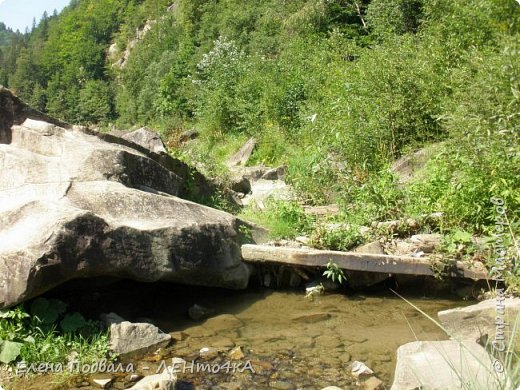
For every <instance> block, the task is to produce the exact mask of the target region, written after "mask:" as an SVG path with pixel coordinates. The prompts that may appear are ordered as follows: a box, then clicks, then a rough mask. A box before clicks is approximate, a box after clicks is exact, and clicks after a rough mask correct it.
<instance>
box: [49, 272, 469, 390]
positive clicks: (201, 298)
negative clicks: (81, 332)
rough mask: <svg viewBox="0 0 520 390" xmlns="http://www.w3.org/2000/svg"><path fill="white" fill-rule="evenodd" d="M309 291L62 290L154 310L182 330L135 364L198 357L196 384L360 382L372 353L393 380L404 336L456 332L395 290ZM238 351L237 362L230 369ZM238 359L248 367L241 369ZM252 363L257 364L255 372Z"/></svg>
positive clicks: (372, 363) (433, 304) (143, 313)
mask: <svg viewBox="0 0 520 390" xmlns="http://www.w3.org/2000/svg"><path fill="white" fill-rule="evenodd" d="M304 295H305V294H304V292H303V291H273V290H265V289H262V290H248V291H242V292H239V291H225V290H219V289H207V288H189V287H184V286H178V285H177V286H175V285H168V284H164V285H160V287H157V286H155V287H152V286H148V285H143V284H137V283H130V282H125V283H124V284H116V285H112V286H110V287H107V288H106V289H103V292H100V291H99V290H98V291H96V292H90V293H89V294H83V295H81V296H78V295H70V294H66V293H64V294H62V295H61V296H60V298H61V299H64V300H67V301H68V302H69V304H70V306H71V308H75V306H76V307H77V308H78V309H80V310H82V312H84V313H85V312H86V313H85V314H87V315H90V316H92V317H95V316H97V315H99V313H100V312H103V311H116V312H117V313H118V314H120V315H121V316H123V317H124V318H126V319H128V320H131V321H136V320H139V317H144V318H149V319H151V320H153V322H154V323H155V324H156V325H157V326H159V327H160V328H161V329H162V330H163V331H165V332H172V335H173V336H174V337H175V338H177V341H176V342H175V343H174V344H173V345H172V346H170V347H168V348H167V349H165V350H161V351H159V353H158V354H155V355H154V354H152V355H150V356H147V357H145V358H142V359H141V360H138V361H135V362H134V364H135V367H136V371H137V373H138V374H141V375H150V374H154V373H155V371H156V369H157V367H158V366H159V365H160V364H161V361H162V360H164V361H165V362H166V363H168V364H171V358H172V357H180V358H183V359H184V360H186V361H187V362H188V364H187V366H186V367H187V369H186V372H184V373H179V374H178V378H179V381H181V382H182V385H181V386H180V388H186V389H189V388H197V389H210V388H215V389H264V388H265V389H267V388H274V389H321V388H322V387H326V386H331V385H335V386H339V387H341V388H344V389H349V388H358V384H357V383H356V380H355V379H354V378H353V377H352V376H351V374H350V366H351V364H352V362H353V361H356V360H357V361H362V362H364V363H365V364H366V365H367V366H368V367H370V368H371V369H372V370H373V371H374V373H375V375H376V376H377V377H378V378H380V379H381V380H383V382H384V383H385V385H387V386H389V385H390V384H391V382H392V379H393V378H392V376H393V371H394V369H395V363H396V362H395V355H396V350H397V348H398V347H399V346H400V345H402V344H404V343H407V342H410V341H414V340H442V339H446V338H447V337H446V335H445V334H444V332H443V331H442V330H440V329H439V328H437V326H436V325H435V324H434V323H432V322H431V321H430V320H429V319H427V318H426V317H425V316H423V315H422V314H421V313H419V312H418V311H416V310H415V309H414V308H412V307H411V306H410V305H409V304H407V303H406V302H404V301H403V300H401V299H400V298H398V297H396V296H395V295H393V294H392V293H391V292H384V291H383V292H379V293H377V294H375V295H360V294H354V293H325V294H323V295H320V296H317V297H315V298H314V299H313V300H310V299H307V298H305V296H304ZM405 295H406V294H405ZM406 296H407V298H409V299H410V300H411V301H412V302H413V303H414V304H416V305H417V306H419V307H420V308H421V309H422V310H424V311H425V312H426V313H428V314H429V315H431V316H432V317H434V318H436V314H437V312H438V311H440V310H444V309H448V308H453V307H457V306H464V305H467V304H468V302H464V301H461V300H459V299H447V298H438V297H437V298H435V299H431V298H426V297H418V296H417V295H415V296H413V295H412V296H410V295H406ZM193 304H198V305H202V306H204V307H207V308H211V309H212V310H213V314H212V316H211V317H210V318H209V319H206V320H202V321H193V320H191V319H190V318H189V317H188V315H187V313H188V309H189V307H190V306H192V305H193ZM180 331H182V333H179V332H180ZM173 332H175V333H173ZM236 346H240V347H242V351H243V353H244V357H242V358H241V359H238V360H231V357H230V355H229V352H230V350H232V349H233V348H234V347H236ZM201 348H209V351H210V353H209V356H208V357H207V358H206V359H201V358H200V357H199V351H200V349H201ZM235 357H236V356H235ZM192 361H195V363H197V362H208V363H210V365H211V366H215V365H221V366H222V367H223V369H222V370H221V371H220V372H219V373H209V372H202V373H201V372H199V373H196V372H193V373H192V372H191V370H190V365H189V364H190V363H191V362H192ZM228 361H229V362H230V363H231V365H228V366H227V367H230V369H229V372H226V362H228ZM248 362H249V363H248ZM233 363H235V364H241V368H243V369H244V368H247V369H245V370H243V372H239V370H235V372H234V373H233V371H234V370H233ZM248 364H249V365H250V366H248ZM179 367H180V366H179ZM248 367H253V370H254V373H253V372H252V370H251V369H250V368H248ZM194 371H196V369H195V370H194ZM102 377H107V376H106V375H104V376H102ZM128 379H129V378H128V375H127V376H124V375H120V376H119V377H118V378H117V380H116V381H115V382H114V383H113V385H112V386H111V387H110V388H118V389H123V388H126V387H127V386H129V385H130V382H129V381H128ZM91 380H92V377H83V378H81V377H80V378H76V379H74V383H72V384H70V385H69V386H72V387H76V386H78V387H82V388H85V389H88V388H90V386H89V382H90V383H91ZM40 383H41V382H40ZM91 388H99V387H95V386H92V387H91Z"/></svg>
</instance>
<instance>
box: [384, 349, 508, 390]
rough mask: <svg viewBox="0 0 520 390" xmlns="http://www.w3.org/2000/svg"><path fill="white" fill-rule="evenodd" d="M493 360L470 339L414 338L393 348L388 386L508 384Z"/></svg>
mask: <svg viewBox="0 0 520 390" xmlns="http://www.w3.org/2000/svg"><path fill="white" fill-rule="evenodd" d="M493 360H494V359H493V358H492V357H491V356H490V355H489V354H488V353H487V352H486V350H485V349H484V348H482V347H481V346H480V345H478V344H477V343H475V342H473V341H466V342H462V343H459V342H457V341H454V340H446V341H414V342H412V343H408V344H405V345H402V346H400V347H399V349H398V350H397V366H396V369H395V375H394V383H393V385H392V387H391V390H414V389H419V388H420V389H425V390H448V389H463V388H464V389H465V388H472V389H473V388H475V389H506V388H509V387H507V386H506V384H507V378H506V377H505V375H503V374H498V373H496V372H495V371H494V369H493ZM468 384H471V385H468Z"/></svg>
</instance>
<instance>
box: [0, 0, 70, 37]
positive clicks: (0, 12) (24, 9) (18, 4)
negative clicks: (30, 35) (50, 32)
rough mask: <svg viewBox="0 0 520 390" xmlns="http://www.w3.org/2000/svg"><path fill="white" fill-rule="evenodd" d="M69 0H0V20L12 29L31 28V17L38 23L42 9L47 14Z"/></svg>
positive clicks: (22, 29)
mask: <svg viewBox="0 0 520 390" xmlns="http://www.w3.org/2000/svg"><path fill="white" fill-rule="evenodd" d="M69 2H70V0H0V22H4V23H5V24H6V26H7V27H11V28H12V29H13V30H15V31H16V30H17V29H18V30H20V32H24V31H25V27H29V29H31V26H32V21H33V18H36V23H38V22H39V21H40V19H41V17H42V15H43V12H44V11H47V13H48V14H49V15H51V14H52V13H53V11H54V10H55V9H56V10H58V12H60V11H61V10H62V9H63V7H65V6H66V5H67V4H69Z"/></svg>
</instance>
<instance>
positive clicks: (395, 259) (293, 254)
mask: <svg viewBox="0 0 520 390" xmlns="http://www.w3.org/2000/svg"><path fill="white" fill-rule="evenodd" d="M242 258H243V259H244V261H246V262H252V263H258V262H259V263H262V262H268V263H281V264H291V265H300V266H310V267H316V266H318V267H326V266H327V263H328V262H329V261H333V262H334V263H336V264H337V265H338V266H339V268H341V269H344V270H350V271H364V272H379V273H389V274H408V275H429V276H433V275H434V273H433V271H432V269H431V263H430V261H429V260H426V259H419V258H415V257H409V256H392V255H377V254H365V253H355V252H338V251H326V250H318V249H302V248H288V247H275V246H268V245H252V244H247V245H242ZM457 268H458V270H457V272H456V273H454V274H452V276H454V277H463V278H470V279H486V278H487V272H486V271H485V270H484V269H483V268H481V269H473V268H469V267H467V266H466V265H464V264H462V263H458V267H457Z"/></svg>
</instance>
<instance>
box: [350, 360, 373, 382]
mask: <svg viewBox="0 0 520 390" xmlns="http://www.w3.org/2000/svg"><path fill="white" fill-rule="evenodd" d="M373 373H374V371H372V370H371V369H370V368H369V367H368V366H367V365H366V364H365V363H363V362H359V361H357V360H356V361H354V362H353V363H352V375H353V376H355V377H356V378H359V377H360V376H361V375H372V374H373Z"/></svg>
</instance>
